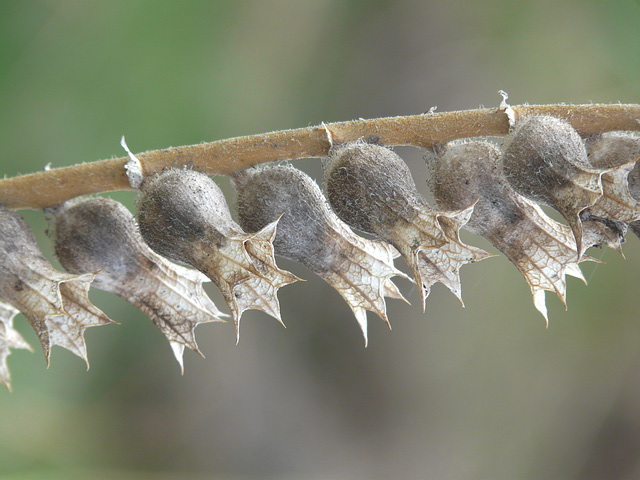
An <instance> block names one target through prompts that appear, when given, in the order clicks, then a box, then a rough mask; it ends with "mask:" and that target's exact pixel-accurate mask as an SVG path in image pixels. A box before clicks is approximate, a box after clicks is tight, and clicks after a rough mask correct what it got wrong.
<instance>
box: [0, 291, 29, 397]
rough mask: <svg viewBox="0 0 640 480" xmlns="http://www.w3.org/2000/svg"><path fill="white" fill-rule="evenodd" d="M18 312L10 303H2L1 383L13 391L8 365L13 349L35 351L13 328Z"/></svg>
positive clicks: (0, 324) (0, 334)
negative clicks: (14, 318)
mask: <svg viewBox="0 0 640 480" xmlns="http://www.w3.org/2000/svg"><path fill="white" fill-rule="evenodd" d="M18 313H20V312H19V311H18V310H16V309H15V308H13V307H12V306H11V305H9V304H8V303H4V302H0V383H2V384H3V385H4V386H5V387H7V388H8V389H9V391H11V372H9V366H8V365H7V357H8V356H9V354H10V353H11V349H12V348H24V349H27V350H29V351H33V349H32V348H31V346H30V345H29V344H28V343H27V342H26V341H25V340H24V338H22V336H21V335H20V334H19V333H18V331H17V330H16V329H14V328H13V317H15V316H16V315H17V314H18Z"/></svg>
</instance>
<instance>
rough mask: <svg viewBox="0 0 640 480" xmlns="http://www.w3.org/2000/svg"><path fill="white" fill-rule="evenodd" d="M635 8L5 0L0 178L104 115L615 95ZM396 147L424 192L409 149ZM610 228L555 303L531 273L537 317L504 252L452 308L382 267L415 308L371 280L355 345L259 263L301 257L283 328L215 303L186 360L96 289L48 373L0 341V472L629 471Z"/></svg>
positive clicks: (624, 271) (64, 156) (627, 375)
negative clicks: (2, 365) (225, 314)
mask: <svg viewBox="0 0 640 480" xmlns="http://www.w3.org/2000/svg"><path fill="white" fill-rule="evenodd" d="M638 25H640V6H639V4H638V3H637V2H632V1H609V2H600V1H580V2H577V1H576V2H572V1H565V0H555V1H550V0H545V1H538V2H512V1H485V2H472V1H449V2H409V1H400V0H395V1H388V2H384V1H380V2H365V1H314V2H300V1H293V0H291V1H279V2H269V1H238V2H213V1H198V2H161V1H151V0H149V1H109V2H81V1H36V0H32V1H3V2H0V105H1V107H0V144H1V145H2V155H1V157H0V161H1V162H2V169H3V173H5V174H6V175H7V176H12V175H16V174H18V173H27V172H31V171H36V170H40V169H42V168H43V167H44V166H45V165H46V164H47V163H49V162H51V163H52V165H53V166H55V167H57V166H64V165H70V164H74V163H79V162H87V161H93V160H98V159H104V158H110V157H115V156H122V154H123V152H122V150H121V148H120V146H119V140H120V136H121V135H123V134H125V135H126V137H127V141H128V143H129V146H130V147H131V149H132V150H133V151H134V152H135V151H144V150H148V149H156V148H162V147H166V146H171V145H184V144H191V143H197V142H201V141H209V140H215V139H219V138H225V137H233V136H238V135H243V134H249V133H261V132H265V131H271V130H277V129H284V128H294V127H301V126H306V125H314V124H318V123H320V122H322V121H325V122H330V121H339V120H349V119H353V118H358V117H365V118H366V117H377V116H387V115H404V114H416V113H421V112H424V111H427V110H429V108H430V107H432V106H436V105H437V107H438V111H448V110H457V109H468V108H475V107H477V106H479V105H485V106H497V105H498V103H499V100H500V98H499V96H498V95H497V91H498V90H499V89H504V90H506V91H507V92H508V93H509V94H510V99H509V101H510V102H511V103H513V104H518V103H526V102H528V103H556V102H567V103H588V102H618V101H620V102H625V103H637V102H638V99H639V98H640V81H639V80H638V79H639V78H640V33H639V30H638ZM399 152H400V153H402V155H403V156H404V158H405V159H406V160H407V162H408V163H409V165H410V167H411V169H412V171H413V172H414V174H415V178H416V181H417V182H418V184H419V187H420V188H421V189H422V191H423V192H424V193H425V194H427V193H428V192H427V188H426V184H425V180H426V179H427V173H426V169H425V167H424V161H423V159H422V152H419V151H417V150H415V149H399ZM295 164H296V165H298V166H300V167H302V168H304V169H305V170H306V171H308V172H310V173H311V174H313V175H314V176H315V177H316V178H319V174H320V168H319V162H318V161H317V160H306V161H299V162H295ZM220 184H221V185H223V187H224V188H225V191H226V192H227V193H229V195H230V197H229V198H230V199H232V194H231V192H230V190H229V188H228V187H229V184H228V181H226V179H220ZM113 196H114V197H115V198H117V199H119V200H121V201H124V202H125V203H126V204H127V205H128V206H129V207H131V208H133V202H134V196H133V194H132V193H131V192H124V193H123V192H121V193H118V194H115V195H113ZM23 213H24V216H25V218H26V219H27V220H28V221H29V223H30V224H31V225H32V226H33V228H34V231H35V233H36V235H37V237H38V240H39V242H40V245H41V247H42V249H43V250H44V251H45V252H46V254H47V255H48V256H49V257H51V247H50V245H49V243H48V241H47V239H46V236H45V234H44V231H45V228H46V225H45V222H44V220H43V217H42V213H41V212H34V211H24V212H23ZM464 238H465V239H466V240H467V241H468V242H470V243H473V244H475V245H477V246H480V247H483V248H486V249H488V250H490V251H495V250H493V249H492V248H491V246H489V245H488V244H487V242H485V241H484V240H482V239H479V238H477V237H474V236H472V235H466V236H465V237H464ZM624 251H625V255H626V257H627V259H626V261H625V260H623V259H622V258H621V257H620V256H619V255H617V254H616V253H615V252H613V251H604V252H602V251H595V252H594V253H593V255H594V256H596V257H598V258H600V259H602V260H603V261H604V262H605V264H600V265H596V264H587V265H585V266H584V268H583V270H584V272H585V275H586V276H587V278H588V280H589V286H588V287H585V286H584V285H583V284H582V283H581V282H579V281H577V280H575V279H569V280H568V304H569V310H568V311H567V312H565V311H564V309H563V307H562V305H561V302H560V301H559V300H558V299H557V298H555V297H551V295H548V296H547V298H548V301H547V303H548V306H549V313H550V325H549V328H548V329H545V326H544V320H543V319H542V317H541V316H540V315H539V314H538V312H537V311H536V310H535V308H534V307H533V303H532V301H531V294H530V291H529V288H528V287H527V285H526V283H525V281H524V279H523V278H522V277H521V276H520V275H519V273H518V272H517V271H516V269H515V268H514V267H513V266H512V265H511V264H510V263H509V262H508V261H507V260H506V259H505V258H504V257H499V258H494V259H490V260H486V261H484V262H482V263H480V264H478V265H471V266H466V267H464V268H463V269H462V280H463V295H464V300H465V304H466V308H464V309H463V308H461V307H460V305H459V303H458V301H457V300H456V299H455V298H454V296H453V295H452V294H450V293H449V292H448V291H446V289H445V288H444V287H442V286H441V285H437V286H436V287H435V288H434V289H433V292H432V294H431V296H430V297H429V299H428V302H427V312H426V314H422V312H421V309H420V308H419V298H418V292H417V291H416V290H415V288H412V287H411V285H410V284H409V283H407V282H402V281H399V283H400V286H401V288H402V289H403V290H404V291H405V292H406V295H407V297H408V299H409V300H410V301H411V302H412V303H413V306H407V305H404V304H402V303H401V302H398V301H393V300H391V301H389V302H388V308H389V316H390V319H391V323H392V326H393V332H389V331H388V329H387V328H386V326H385V325H384V324H383V322H382V321H381V320H380V319H378V318H376V317H373V316H370V327H369V347H368V348H366V349H365V348H364V347H363V342H362V338H361V334H360V332H359V330H358V326H357V324H356V322H355V320H354V318H353V317H352V315H351V312H350V310H349V309H348V307H347V306H346V304H345V303H344V302H343V301H342V300H341V298H340V297H339V295H338V294H337V293H336V292H334V291H332V290H331V289H330V288H329V287H328V286H327V285H325V284H323V283H322V282H321V281H319V280H318V279H317V278H314V277H313V275H311V274H310V273H308V271H306V270H305V269H303V268H301V267H299V266H297V265H292V264H291V263H287V262H284V261H282V262H279V263H280V264H281V265H283V266H284V267H285V268H289V269H291V270H292V271H294V272H295V273H297V274H298V275H300V276H303V277H305V278H307V279H308V280H309V281H308V282H306V283H304V284H302V283H300V284H296V285H292V286H290V287H287V288H284V289H282V290H281V292H280V295H279V297H280V301H281V304H282V317H283V319H284V321H285V323H286V325H287V328H286V330H285V329H283V328H282V327H281V326H280V325H279V324H278V323H277V322H276V321H275V320H274V319H272V318H270V317H268V316H266V315H264V314H262V313H260V312H249V313H247V314H245V317H243V325H242V330H243V331H242V336H241V339H240V344H239V345H238V346H236V345H235V341H234V338H235V334H234V331H233V326H232V325H231V324H224V325H220V324H217V325H203V326H200V327H199V328H198V341H199V345H200V348H201V350H202V351H203V352H204V354H205V355H206V357H207V358H206V359H202V358H200V357H198V356H197V355H195V354H193V353H192V352H187V353H186V355H185V356H186V358H185V367H186V368H185V370H186V371H185V375H184V376H180V374H179V368H178V366H177V364H176V363H175V360H174V359H173V355H172V353H171V350H170V348H169V346H168V344H167V343H166V341H165V340H164V338H163V337H162V335H161V334H160V332H159V331H158V330H157V329H156V328H155V327H153V325H151V323H150V322H149V321H148V320H147V319H146V318H144V317H143V316H142V315H140V314H139V313H137V311H136V310H135V309H134V308H133V307H130V306H129V305H127V304H125V303H124V302H122V301H120V300H119V299H117V298H115V297H113V296H110V295H106V294H102V293H100V292H94V293H93V294H92V298H93V299H94V300H95V302H96V303H97V304H98V305H99V306H100V307H101V308H103V309H104V310H105V311H106V312H107V314H108V315H109V316H110V317H111V318H113V319H115V320H116V321H119V322H121V323H122V325H120V326H107V327H100V328H94V329H90V330H89V331H88V332H87V335H86V337H87V342H88V348H89V358H90V361H91V369H90V370H89V371H88V372H86V371H85V366H84V363H83V362H82V361H81V360H80V359H78V358H76V357H74V356H73V355H72V354H70V353H69V352H67V351H64V350H62V349H60V348H58V347H56V348H55V349H54V351H53V355H52V362H51V367H50V368H49V369H48V370H47V369H46V368H45V364H44V361H43V358H42V352H41V351H40V350H39V348H37V349H36V352H35V353H34V354H30V353H28V352H26V351H16V352H15V353H13V354H12V355H11V356H10V357H9V365H10V368H11V370H12V373H13V378H14V380H13V387H14V392H13V393H12V394H9V393H8V392H6V391H1V390H0V478H1V479H12V480H13V479H85V478H86V479H112V478H113V479H115V478H132V479H146V478H154V479H166V480H169V479H218V478H222V479H235V478H309V479H314V478H318V479H324V478H332V479H334V478H345V479H346V478H379V479H384V478H456V479H476V478H532V479H533V478H566V479H591V478H593V479H597V478H608V479H618V478H620V479H623V478H624V479H626V478H628V479H631V478H638V477H639V476H640V322H638V294H637V292H638V280H639V276H640V273H639V272H640V269H639V267H640V242H639V241H638V239H637V238H635V237H633V236H630V237H629V238H628V242H627V243H626V244H625V248H624ZM212 295H213V297H214V298H216V299H219V297H216V295H217V294H216V293H215V292H213V290H212ZM218 303H220V302H218ZM17 327H18V329H19V330H20V331H21V332H23V333H24V335H25V337H26V338H27V339H28V341H29V342H30V343H31V344H32V345H33V346H34V347H38V343H37V339H36V337H35V335H34V334H33V333H32V332H31V331H30V330H29V327H28V325H27V323H26V321H25V320H24V318H22V316H19V317H18V318H17Z"/></svg>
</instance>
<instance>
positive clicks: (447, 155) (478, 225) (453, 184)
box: [431, 141, 523, 235]
mask: <svg viewBox="0 0 640 480" xmlns="http://www.w3.org/2000/svg"><path fill="white" fill-rule="evenodd" d="M500 155H501V151H500V149H499V148H498V147H497V146H495V145H494V144H492V143H489V142H485V141H474V142H452V143H450V144H448V145H447V146H446V149H445V151H444V153H443V154H442V155H441V156H440V158H439V159H438V160H437V162H434V163H435V165H434V169H433V175H432V178H431V189H432V191H433V194H434V197H435V198H436V201H437V203H438V207H440V208H442V209H445V210H456V209H462V208H466V207H468V206H469V205H472V204H473V203H474V202H477V203H476V204H475V207H474V209H473V215H472V216H471V219H470V220H469V222H468V223H467V224H466V226H465V228H466V229H467V230H469V231H471V232H473V233H477V234H479V235H487V234H489V233H490V232H493V231H494V230H495V229H496V228H504V229H505V230H506V229H509V228H511V227H512V226H513V225H515V224H517V223H518V222H519V221H520V220H521V219H522V218H523V213H522V211H521V210H520V209H519V208H518V207H517V205H516V204H514V203H513V201H511V197H512V196H513V194H514V192H513V190H512V189H511V187H510V186H509V184H508V183H507V181H506V180H505V178H504V177H503V175H502V170H501V166H500Z"/></svg>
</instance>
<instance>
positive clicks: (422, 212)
mask: <svg viewBox="0 0 640 480" xmlns="http://www.w3.org/2000/svg"><path fill="white" fill-rule="evenodd" d="M324 178H325V188H326V192H327V198H328V199H329V203H330V204H331V206H332V207H333V210H334V211H335V212H336V213H337V214H338V216H339V217H340V218H341V219H342V220H343V221H345V222H346V223H347V224H348V225H350V226H351V227H353V228H356V229H359V230H362V231H364V232H368V233H373V234H375V235H377V236H379V237H380V238H382V239H383V240H385V241H387V242H389V243H391V244H392V245H393V246H395V247H396V248H397V249H398V250H399V251H400V253H401V254H402V256H403V258H404V259H405V261H406V262H407V264H408V265H409V268H410V269H411V271H412V272H413V275H414V277H415V280H416V283H417V284H418V285H420V287H421V288H420V290H421V296H422V308H423V310H424V308H425V302H426V299H427V297H428V295H429V292H430V290H431V286H432V285H433V284H434V283H436V282H441V283H443V284H444V285H445V286H446V287H447V288H448V289H449V290H451V291H452V292H453V293H454V294H455V295H456V296H457V297H458V299H460V301H461V302H462V298H461V286H460V275H459V270H460V267H461V266H462V265H464V264H466V263H473V262H477V261H480V260H482V259H485V258H488V257H490V256H491V255H489V254H488V253H486V252H484V251H483V250H481V249H479V248H475V247H471V246H468V245H465V244H464V243H462V241H461V240H460V238H459V236H458V232H459V230H460V227H462V226H463V225H464V224H465V223H467V221H468V220H469V218H470V216H471V214H472V212H473V204H472V203H469V204H467V205H465V206H464V208H462V209H458V210H454V211H436V210H434V209H432V208H431V207H430V206H429V205H428V203H427V201H426V200H425V199H424V197H422V195H420V193H418V190H417V188H416V185H415V183H414V181H413V178H412V176H411V172H410V171H409V168H408V167H407V165H406V163H405V162H404V161H403V160H402V159H401V158H400V157H399V156H398V155H397V154H395V153H394V152H393V151H391V150H389V149H388V148H385V147H382V146H379V145H372V144H367V143H364V142H353V143H347V144H343V145H337V146H335V148H333V149H332V151H331V152H330V155H329V157H328V158H327V160H326V161H325V163H324Z"/></svg>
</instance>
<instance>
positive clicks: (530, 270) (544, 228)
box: [431, 141, 589, 323]
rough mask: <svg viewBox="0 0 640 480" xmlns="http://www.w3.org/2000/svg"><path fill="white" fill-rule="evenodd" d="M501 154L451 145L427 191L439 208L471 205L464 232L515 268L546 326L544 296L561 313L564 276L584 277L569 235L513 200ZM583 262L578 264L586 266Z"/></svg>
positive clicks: (476, 145)
mask: <svg viewBox="0 0 640 480" xmlns="http://www.w3.org/2000/svg"><path fill="white" fill-rule="evenodd" d="M500 155H501V152H500V150H499V149H498V147H496V146H495V145H493V144H491V143H488V142H485V141H472V142H452V143H450V144H448V145H446V146H445V147H444V148H443V150H442V152H441V156H440V158H439V159H438V160H437V162H435V166H434V171H433V176H432V180H431V183H432V190H433V194H434V196H435V197H436V200H437V202H438V205H439V206H440V207H442V208H463V207H464V206H465V205H470V204H473V203H474V202H475V208H474V210H473V215H472V216H471V218H470V220H469V222H468V223H467V224H466V225H465V228H466V229H468V230H469V231H471V232H473V233H476V234H478V235H480V236H482V237H484V238H486V239H487V240H489V241H490V242H491V243H492V244H493V245H494V246H495V247H496V248H497V249H498V250H500V251H501V252H502V253H504V254H505V255H506V256H507V258H508V259H509V260H510V261H511V262H512V263H513V264H514V265H515V266H516V267H517V268H518V270H519V271H520V273H522V275H523V276H524V277H525V280H526V281H527V283H528V284H529V287H530V288H531V293H532V294H533V302H534V304H535V306H536V308H537V309H538V310H539V311H540V313H541V314H542V315H543V316H544V318H545V320H546V321H547V323H548V317H547V307H546V304H545V293H544V292H545V290H548V291H551V292H555V293H556V295H557V296H558V297H559V298H560V300H562V302H563V303H564V304H565V307H566V301H565V297H566V283H565V275H566V274H569V275H572V276H574V277H578V278H581V279H582V280H583V281H584V277H583V276H582V273H581V272H580V269H579V267H578V257H577V251H576V249H575V241H574V239H573V235H572V232H571V230H570V229H569V228H568V227H566V226H564V225H562V224H560V223H558V222H555V221H554V220H552V219H551V218H549V217H547V216H546V215H545V214H544V213H543V212H542V210H541V209H540V208H539V207H538V206H537V205H535V204H533V203H532V202H530V201H528V200H527V199H525V198H524V197H522V196H520V195H519V194H517V193H516V192H515V191H514V190H513V189H512V188H511V186H510V185H509V184H508V183H507V181H506V179H505V178H504V177H503V175H502V171H501V167H500ZM588 259H589V257H583V258H582V260H588Z"/></svg>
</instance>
